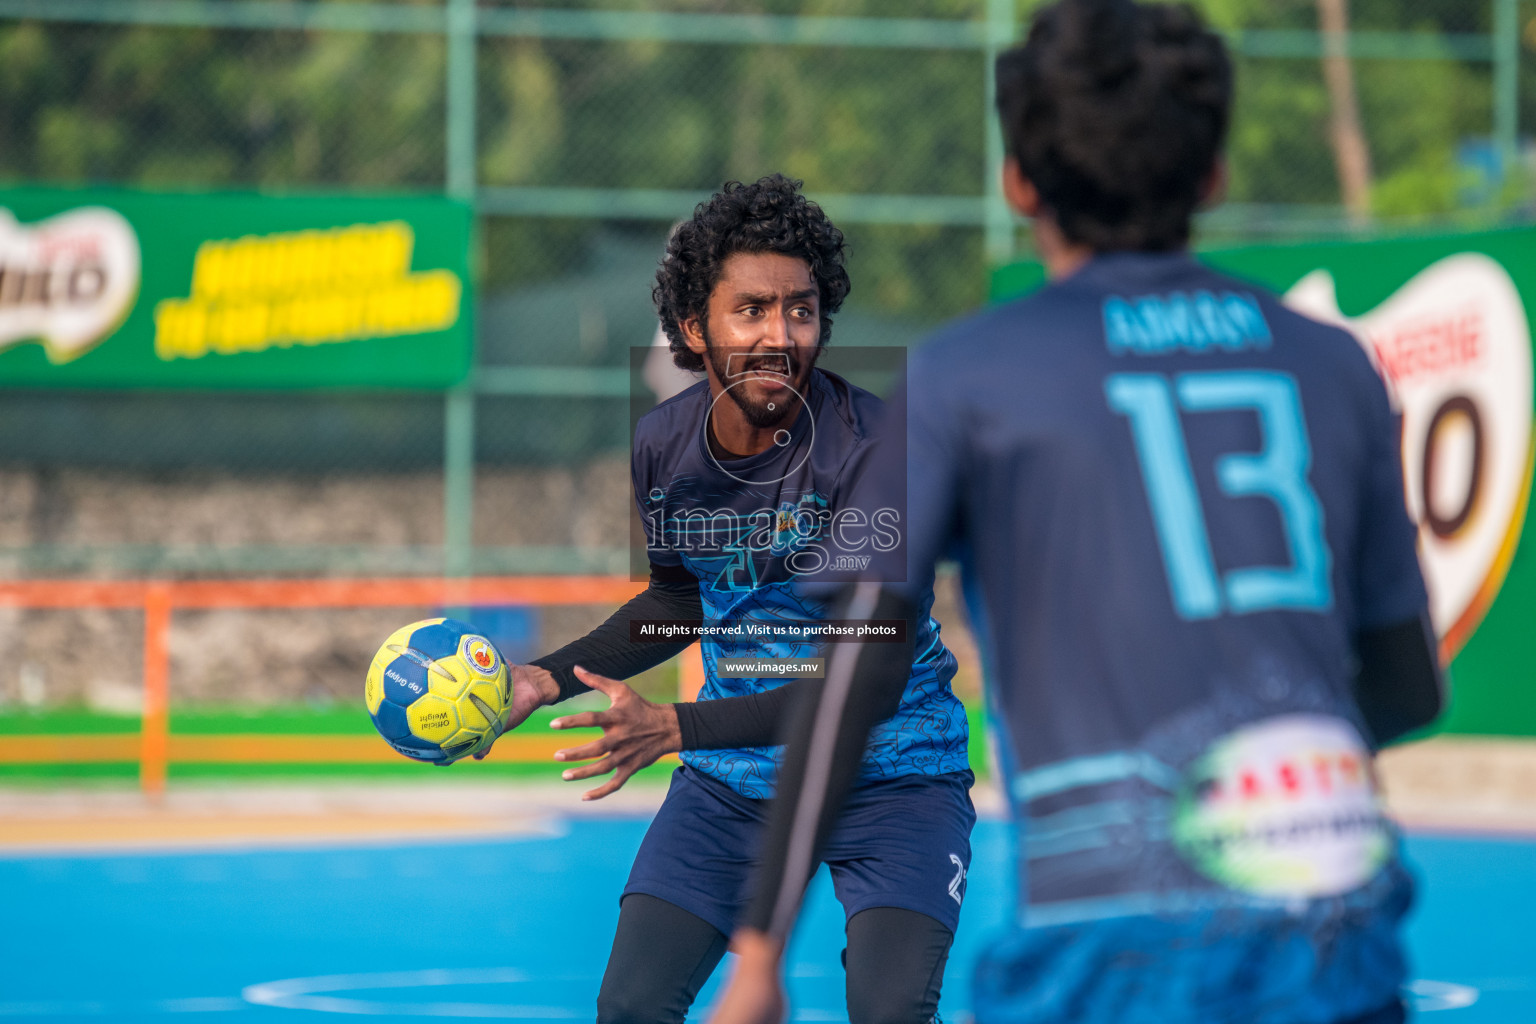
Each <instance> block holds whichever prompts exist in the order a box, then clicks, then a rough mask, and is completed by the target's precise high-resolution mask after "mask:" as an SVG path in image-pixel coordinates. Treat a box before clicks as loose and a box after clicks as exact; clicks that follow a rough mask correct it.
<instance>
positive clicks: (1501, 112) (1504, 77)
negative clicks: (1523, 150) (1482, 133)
mask: <svg viewBox="0 0 1536 1024" xmlns="http://www.w3.org/2000/svg"><path fill="white" fill-rule="evenodd" d="M1519 134H1520V0H1493V139H1494V143H1495V144H1496V145H1497V146H1498V148H1499V158H1500V159H1501V160H1502V161H1503V163H1504V169H1505V171H1506V172H1507V171H1508V170H1509V169H1510V168H1511V166H1512V164H1513V163H1514V160H1515V157H1516V155H1517V152H1516V151H1517V149H1518V147H1519V143H1520V140H1519Z"/></svg>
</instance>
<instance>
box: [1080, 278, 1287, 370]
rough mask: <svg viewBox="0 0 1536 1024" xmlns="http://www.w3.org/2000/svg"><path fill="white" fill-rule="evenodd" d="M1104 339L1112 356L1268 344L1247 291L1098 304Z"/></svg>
mask: <svg viewBox="0 0 1536 1024" xmlns="http://www.w3.org/2000/svg"><path fill="white" fill-rule="evenodd" d="M1104 341H1105V343H1106V344H1107V345H1108V346H1109V351H1110V352H1111V353H1112V354H1114V355H1124V354H1127V353H1130V354H1134V355H1144V356H1146V355H1166V354H1168V353H1170V352H1173V351H1175V350H1183V351H1185V352H1193V353H1195V354H1197V355H1198V354H1200V353H1203V352H1241V351H1243V350H1245V349H1266V348H1268V347H1269V345H1270V341H1271V337H1270V333H1269V322H1268V321H1266V320H1265V319H1264V312H1263V310H1261V309H1260V308H1259V300H1258V299H1256V298H1254V297H1253V295H1251V294H1249V293H1248V292H1221V293H1220V294H1219V295H1218V294H1216V293H1213V292H1207V291H1197V292H1193V293H1191V292H1168V293H1166V294H1163V295H1140V296H1137V297H1135V298H1129V299H1127V298H1123V297H1121V296H1119V295H1111V296H1110V297H1109V298H1107V299H1105V300H1104Z"/></svg>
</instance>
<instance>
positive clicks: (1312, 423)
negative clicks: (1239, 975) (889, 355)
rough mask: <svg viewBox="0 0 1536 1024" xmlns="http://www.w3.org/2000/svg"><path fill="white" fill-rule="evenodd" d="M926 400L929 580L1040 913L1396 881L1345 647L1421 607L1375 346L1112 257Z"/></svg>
mask: <svg viewBox="0 0 1536 1024" xmlns="http://www.w3.org/2000/svg"><path fill="white" fill-rule="evenodd" d="M908 380H909V385H908V389H907V391H906V393H905V394H904V396H902V397H901V398H899V399H898V400H897V401H896V402H895V403H893V406H894V408H893V411H894V412H896V413H897V414H899V415H904V416H905V419H906V424H907V446H908V452H907V456H908V464H907V465H908V470H907V473H908V476H907V479H908V481H909V487H908V492H907V499H908V511H909V517H910V524H911V533H910V535H909V536H910V542H911V545H912V547H911V551H910V556H911V557H912V559H913V563H912V566H911V568H910V569H909V574H918V575H913V577H912V578H921V577H920V574H921V572H922V571H923V568H924V567H925V566H928V565H931V564H932V563H933V561H934V560H936V559H938V558H940V557H943V556H944V555H946V554H954V555H956V556H957V557H958V558H959V559H960V561H961V564H962V571H963V574H964V578H965V581H966V590H967V600H968V604H969V606H970V608H971V609H972V612H973V616H974V620H975V623H976V627H977V631H978V634H979V640H980V644H981V648H982V651H983V657H984V659H985V660H986V663H987V664H986V669H987V682H988V694H989V699H990V700H991V701H992V703H993V708H994V711H995V712H996V717H997V718H998V720H999V723H1000V725H1001V727H1002V729H1003V731H1004V733H1005V738H1006V740H1007V742H1006V743H1005V744H1004V745H1003V746H1004V748H1005V750H1004V755H1005V758H1006V759H1007V760H1008V761H1010V762H1011V763H1009V764H1007V765H1005V768H1006V771H1007V773H1008V776H1009V778H1008V781H1009V790H1010V796H1011V798H1012V800H1013V802H1014V805H1015V808H1016V810H1017V812H1018V814H1019V817H1020V818H1021V820H1022V821H1023V822H1024V823H1025V829H1024V834H1023V838H1022V843H1023V846H1022V849H1021V856H1020V863H1021V867H1022V870H1023V875H1022V878H1021V883H1022V893H1023V895H1024V896H1025V899H1026V904H1027V912H1026V914H1025V920H1026V921H1027V922H1029V923H1031V924H1040V925H1044V924H1048V923H1051V922H1059V921H1077V920H1085V919H1089V918H1092V917H1094V916H1095V915H1104V914H1115V913H1125V912H1131V911H1132V910H1135V909H1136V908H1141V909H1142V910H1149V909H1154V910H1155V909H1157V908H1166V907H1172V906H1188V905H1194V904H1201V903H1204V902H1214V903H1216V904H1218V905H1230V904H1232V903H1239V904H1247V903H1250V902H1252V901H1259V902H1261V903H1262V902H1263V901H1266V900H1279V901H1284V900H1294V899H1298V898H1300V899H1310V898H1314V897H1324V896H1332V895H1337V894H1340V893H1344V892H1348V891H1355V890H1357V889H1360V887H1362V886H1365V885H1366V884H1367V882H1368V881H1369V880H1370V879H1372V878H1378V877H1380V876H1381V873H1382V872H1383V871H1387V870H1389V868H1390V865H1391V864H1392V850H1393V843H1392V839H1391V835H1390V830H1389V829H1388V828H1387V826H1386V825H1385V823H1384V822H1383V820H1382V819H1381V817H1380V813H1379V807H1378V805H1377V803H1376V797H1375V794H1374V791H1373V790H1372V788H1371V780H1370V768H1369V756H1370V752H1369V750H1368V749H1367V748H1366V745H1365V743H1364V741H1363V740H1362V738H1361V735H1362V728H1361V722H1360V720H1359V714H1358V711H1357V709H1356V707H1355V704H1354V701H1353V698H1352V693H1351V688H1352V682H1353V678H1354V674H1355V668H1356V664H1355V655H1354V647H1353V641H1354V638H1355V636H1356V634H1357V633H1358V631H1360V630H1362V629H1366V628H1373V627H1380V626H1384V625H1389V624H1397V623H1401V622H1403V621H1407V620H1413V619H1415V618H1417V617H1418V616H1420V615H1421V613H1422V612H1423V610H1424V608H1425V604H1426V598H1425V591H1424V585H1423V581H1422V578H1421V576H1420V571H1419V566H1418V562H1417V558H1416V552H1415V530H1414V527H1413V525H1412V523H1411V522H1410V520H1409V518H1408V515H1407V513H1406V511H1405V507H1404V500H1403V488H1402V474H1401V464H1400V456H1399V452H1398V444H1397V437H1398V435H1397V432H1396V426H1395V423H1394V420H1393V415H1392V412H1391V409H1390V406H1389V402H1388V397H1387V393H1386V390H1385V386H1384V385H1383V383H1382V381H1381V380H1380V379H1379V378H1378V376H1377V375H1376V373H1375V371H1374V370H1373V368H1372V366H1371V364H1370V362H1369V360H1368V358H1367V356H1366V355H1365V353H1364V351H1363V350H1362V348H1361V346H1360V345H1359V344H1358V343H1357V342H1356V341H1355V340H1354V339H1353V338H1352V337H1350V336H1349V335H1348V334H1346V333H1345V332H1343V331H1341V330H1338V329H1336V328H1333V327H1328V326H1324V325H1321V324H1318V323H1316V322H1313V321H1311V320H1308V319H1306V318H1304V317H1302V316H1300V315H1298V314H1296V313H1294V312H1291V311H1290V310H1288V309H1286V308H1284V307H1283V306H1282V305H1281V304H1280V303H1279V301H1278V300H1277V299H1275V298H1274V297H1273V296H1271V295H1268V294H1266V293H1264V292H1262V291H1261V290H1259V289H1257V288H1255V287H1253V286H1251V285H1249V284H1246V283H1244V282H1241V281H1237V280H1233V279H1230V278H1227V277H1223V276H1221V275H1218V274H1216V273H1214V272H1212V271H1210V270H1208V269H1206V268H1204V267H1202V266H1200V265H1199V264H1198V263H1196V262H1195V261H1194V260H1192V259H1191V258H1189V257H1188V256H1187V255H1186V254H1161V253H1160V254H1128V253H1127V254H1111V255H1105V256H1101V257H1098V258H1096V259H1094V260H1092V261H1091V262H1090V263H1089V264H1087V265H1086V266H1085V267H1084V268H1082V269H1081V270H1080V271H1078V272H1077V273H1075V274H1073V275H1072V276H1070V277H1068V278H1066V279H1064V280H1062V281H1059V282H1057V283H1054V284H1052V285H1050V286H1049V287H1047V288H1045V289H1044V290H1043V291H1041V292H1039V293H1036V294H1035V295H1033V296H1031V297H1028V298H1025V299H1022V300H1020V301H1017V302H1013V303H1010V304H1007V305H1004V306H1001V307H998V308H995V309H992V310H989V311H987V312H985V313H982V314H980V315H978V316H976V317H973V318H971V319H968V320H966V321H963V322H961V323H959V324H957V325H955V326H953V327H952V328H949V329H947V330H946V331H945V332H944V333H943V334H941V335H940V336H939V337H938V338H937V339H936V340H935V341H934V342H933V343H932V344H930V345H928V346H927V347H925V348H924V349H923V350H921V352H919V353H918V354H917V355H916V356H915V358H914V359H913V360H912V362H911V365H910V370H909V374H908ZM989 611H990V618H989V617H988V612H989ZM1362 891H1363V890H1362Z"/></svg>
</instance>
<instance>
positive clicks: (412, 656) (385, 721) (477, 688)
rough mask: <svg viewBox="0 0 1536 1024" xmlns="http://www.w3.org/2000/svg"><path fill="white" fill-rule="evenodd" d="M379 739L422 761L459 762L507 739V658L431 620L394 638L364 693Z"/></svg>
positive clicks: (467, 631)
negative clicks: (504, 721)
mask: <svg viewBox="0 0 1536 1024" xmlns="http://www.w3.org/2000/svg"><path fill="white" fill-rule="evenodd" d="M364 699H365V700H366V701H367V704H368V714H369V715H370V716H372V718H373V724H374V727H375V728H376V729H378V730H379V735H381V736H383V737H384V739H385V741H386V742H388V743H389V745H390V746H392V747H394V748H395V749H396V750H397V751H399V752H400V753H402V754H404V755H405V756H406V757H409V758H412V759H413V760H416V761H427V762H430V763H432V764H451V763H453V762H454V761H457V760H458V759H459V758H461V757H466V756H468V755H471V754H478V753H483V752H484V751H486V750H488V749H490V746H491V744H492V743H494V742H495V741H496V737H498V736H500V735H501V729H502V719H503V715H504V713H505V711H506V709H507V705H508V704H510V703H511V701H512V679H511V676H510V675H509V674H508V672H507V662H506V659H505V658H503V657H502V656H501V652H500V651H498V650H496V647H495V645H493V644H492V643H491V642H490V641H489V640H487V639H486V638H485V637H484V636H481V635H480V634H479V633H477V632H475V628H474V627H473V626H469V625H466V624H465V623H462V622H457V621H455V620H453V619H425V620H423V621H421V622H413V623H411V624H410V625H409V626H402V627H401V628H400V629H397V630H395V631H394V632H393V633H391V634H390V635H389V639H387V640H385V641H384V644H383V646H381V647H380V648H379V653H378V654H375V655H374V656H373V664H371V665H369V666H368V681H367V684H366V686H365V689H364Z"/></svg>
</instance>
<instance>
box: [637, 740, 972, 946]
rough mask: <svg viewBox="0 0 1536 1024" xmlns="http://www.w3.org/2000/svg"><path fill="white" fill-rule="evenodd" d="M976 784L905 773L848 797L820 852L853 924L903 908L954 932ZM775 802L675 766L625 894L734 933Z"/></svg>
mask: <svg viewBox="0 0 1536 1024" xmlns="http://www.w3.org/2000/svg"><path fill="white" fill-rule="evenodd" d="M973 782H975V777H974V776H973V775H972V774H971V773H970V772H969V771H962V772H952V773H950V774H948V775H903V776H900V777H899V778H894V779H885V780H881V781H879V782H869V783H863V784H861V785H860V786H859V787H858V788H857V789H855V790H854V791H853V792H852V793H851V794H849V797H848V803H847V804H846V805H845V806H844V808H843V815H842V818H841V819H840V820H839V821H838V823H837V827H836V828H835V829H834V830H833V832H832V835H831V836H830V837H829V839H828V841H827V848H826V851H825V852H824V853H823V855H822V862H823V863H825V864H826V865H827V868H828V870H830V871H831V873H832V888H833V891H834V892H835V893H836V894H837V899H838V902H839V903H841V904H842V905H843V912H844V914H846V915H847V917H850V918H851V917H853V915H855V914H857V913H859V912H860V911H864V910H869V909H870V908H872V907H897V908H900V909H903V910H915V911H917V912H918V913H920V914H927V915H928V916H929V917H932V918H934V919H935V920H937V921H939V922H941V923H942V924H943V925H944V927H946V928H948V929H949V930H950V931H954V930H955V927H956V926H957V925H958V924H959V923H960V902H961V900H963V899H964V898H965V878H966V872H968V871H969V870H970V868H971V827H972V826H973V825H975V824H976V809H975V808H974V807H973V806H972V805H971V793H970V789H971V785H972V783H973ZM769 803H770V801H767V800H753V799H751V798H749V797H744V796H742V795H741V794H740V793H738V792H736V791H735V790H734V789H732V788H730V787H729V786H727V785H726V784H725V783H723V782H720V781H718V780H716V779H713V778H711V777H709V776H708V775H703V774H701V773H699V772H697V771H694V770H693V769H692V768H689V767H688V766H687V765H684V766H683V767H681V768H679V769H677V771H675V772H673V773H672V787H671V789H669V790H668V791H667V799H666V800H665V801H664V802H663V803H662V805H661V810H659V811H657V812H656V819H655V820H654V821H652V822H651V827H650V829H649V831H647V832H646V834H645V841H644V842H642V843H641V844H640V852H639V854H637V855H636V857H635V866H634V867H633V868H632V869H631V870H630V873H629V882H628V883H627V884H626V885H625V886H624V895H625V896H628V895H629V894H630V893H634V892H640V893H645V894H646V895H648V896H655V897H657V898H658V899H663V900H666V901H667V902H668V903H671V904H674V905H676V906H679V907H682V908H683V909H684V910H686V911H688V912H689V913H690V914H693V915H694V916H696V917H700V918H703V919H704V920H705V921H708V922H709V923H710V924H712V925H714V926H715V927H716V928H718V929H719V930H720V931H721V932H722V933H724V934H726V935H729V934H731V931H732V929H733V928H734V926H735V924H736V920H737V918H738V917H740V915H741V914H742V913H743V912H744V911H745V910H746V904H747V901H748V900H749V899H750V897H751V893H750V892H749V891H748V889H749V886H750V885H751V883H752V873H753V868H754V867H755V866H756V863H757V847H758V843H759V841H760V840H761V837H762V831H763V826H764V823H765V814H766V812H767V810H768V806H769Z"/></svg>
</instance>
